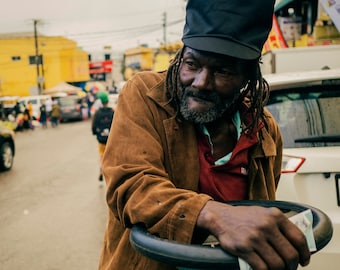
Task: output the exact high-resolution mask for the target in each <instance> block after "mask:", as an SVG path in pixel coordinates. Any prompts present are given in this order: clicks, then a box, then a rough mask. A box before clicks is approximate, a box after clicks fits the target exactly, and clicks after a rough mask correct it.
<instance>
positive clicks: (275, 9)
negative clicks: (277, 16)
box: [274, 0, 294, 12]
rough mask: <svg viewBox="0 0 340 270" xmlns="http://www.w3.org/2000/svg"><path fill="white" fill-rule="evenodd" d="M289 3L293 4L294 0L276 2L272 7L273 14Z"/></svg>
mask: <svg viewBox="0 0 340 270" xmlns="http://www.w3.org/2000/svg"><path fill="white" fill-rule="evenodd" d="M291 2H294V0H281V1H277V3H276V4H275V6H274V12H276V11H278V10H280V9H281V8H283V7H285V6H287V5H288V4H290V3H291Z"/></svg>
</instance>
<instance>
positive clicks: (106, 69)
mask: <svg viewBox="0 0 340 270" xmlns="http://www.w3.org/2000/svg"><path fill="white" fill-rule="evenodd" d="M112 65H113V61H112V60H105V61H98V62H90V63H89V68H90V74H98V73H110V72H112Z"/></svg>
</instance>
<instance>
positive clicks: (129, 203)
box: [103, 80, 211, 243]
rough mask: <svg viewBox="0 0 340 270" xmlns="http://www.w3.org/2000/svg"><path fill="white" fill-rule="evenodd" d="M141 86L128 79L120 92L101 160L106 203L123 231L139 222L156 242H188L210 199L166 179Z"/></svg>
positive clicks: (160, 143) (161, 145)
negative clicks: (202, 210)
mask: <svg viewBox="0 0 340 270" xmlns="http://www.w3.org/2000/svg"><path fill="white" fill-rule="evenodd" d="M142 84H143V83H139V84H135V83H134V81H131V80H130V81H128V82H127V83H126V84H125V87H124V89H123V90H122V91H121V92H120V96H119V99H118V104H117V109H116V111H115V115H114V118H113V123H112V127H111V131H110V136H109V139H108V142H107V145H106V150H105V154H104V158H103V173H104V178H105V180H106V182H107V202H108V205H109V208H110V210H111V211H112V213H113V215H114V216H115V218H116V219H118V220H119V222H120V223H121V224H122V225H123V226H124V227H127V228H129V227H131V226H132V225H133V224H137V223H142V224H144V225H145V226H146V227H147V228H148V230H149V231H150V232H151V233H155V234H158V235H159V236H160V237H162V238H166V239H170V240H175V241H178V242H187V243H188V242H191V240H192V235H193V232H194V228H195V225H196V220H197V216H198V214H199V213H200V211H201V209H202V207H203V206H204V205H205V203H206V202H207V201H208V200H210V199H211V198H210V197H209V196H207V195H204V194H197V193H196V192H194V191H192V190H188V189H181V188H177V187H176V186H175V185H174V183H173V182H172V180H171V179H170V176H169V174H168V172H167V170H166V168H165V165H164V164H165V155H166V154H167V153H166V151H165V149H164V148H165V146H164V145H165V144H166V143H167V142H164V140H163V139H162V138H161V137H162V136H160V134H159V130H158V129H157V128H156V127H155V126H156V125H159V123H158V121H155V119H156V118H157V117H156V116H155V114H154V113H155V111H154V110H151V109H150V106H151V105H150V104H151V102H152V101H150V99H149V98H148V97H147V95H146V94H145V91H146V90H141V89H140V88H143V87H144V88H147V87H146V86H143V85H142ZM156 122H157V123H156Z"/></svg>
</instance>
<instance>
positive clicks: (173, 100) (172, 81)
mask: <svg viewBox="0 0 340 270" xmlns="http://www.w3.org/2000/svg"><path fill="white" fill-rule="evenodd" d="M184 48H185V46H183V47H182V48H181V49H180V50H178V51H177V53H176V55H175V57H174V58H173V59H172V61H171V62H170V65H169V68H168V72H167V76H166V82H165V85H166V92H167V96H168V97H169V102H170V104H172V105H173V106H174V108H175V109H176V115H177V116H179V111H180V101H179V99H180V95H181V83H180V78H179V69H180V65H181V60H182V56H183V52H184ZM246 69H247V70H246V72H247V73H246V74H247V75H248V78H249V81H248V84H247V86H246V88H245V89H244V91H241V92H240V93H239V94H238V95H236V96H235V98H234V100H233V102H232V103H231V105H230V107H231V111H235V109H236V108H237V107H238V106H239V104H240V103H241V102H243V101H244V100H245V99H246V100H249V107H248V112H250V113H251V115H252V116H253V119H252V121H251V123H250V124H249V125H248V126H246V127H245V129H250V130H253V129H254V128H255V127H256V125H257V124H258V123H259V120H260V119H261V120H262V121H263V122H264V123H266V121H265V119H264V115H263V108H264V106H265V105H266V103H267V101H268V98H269V85H268V83H267V81H266V80H265V79H264V78H263V77H262V73H261V69H260V63H259V60H258V59H256V60H251V61H249V63H247V65H246ZM247 103H248V102H247ZM246 113H247V112H246ZM244 116H245V114H244V115H242V116H241V117H244Z"/></svg>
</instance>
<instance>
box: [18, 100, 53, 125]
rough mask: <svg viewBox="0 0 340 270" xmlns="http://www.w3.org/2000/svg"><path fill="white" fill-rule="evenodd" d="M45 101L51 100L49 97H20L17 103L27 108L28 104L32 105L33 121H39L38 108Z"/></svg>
mask: <svg viewBox="0 0 340 270" xmlns="http://www.w3.org/2000/svg"><path fill="white" fill-rule="evenodd" d="M47 99H51V96H50V95H38V96H26V97H21V98H20V99H19V102H20V103H22V104H24V105H25V106H26V107H27V104H28V102H31V103H32V107H33V115H32V116H33V119H34V118H35V119H37V120H38V119H39V117H40V106H41V105H42V104H43V103H45V102H46V100H47Z"/></svg>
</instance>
